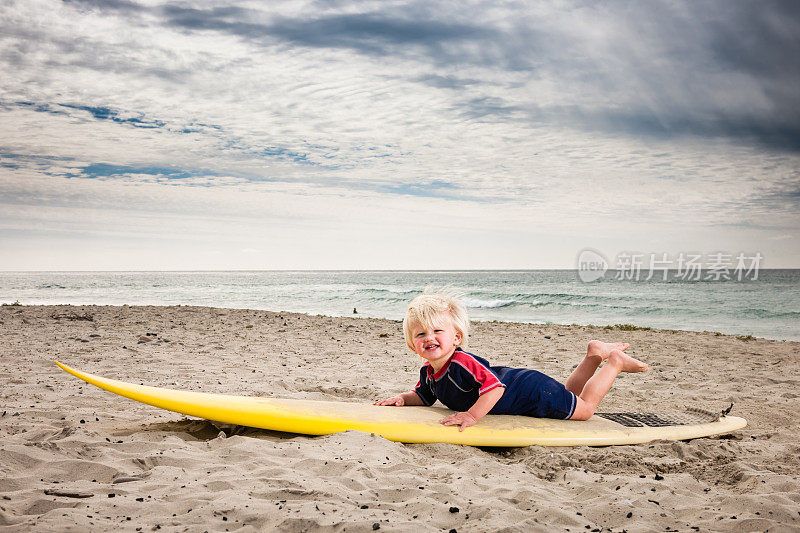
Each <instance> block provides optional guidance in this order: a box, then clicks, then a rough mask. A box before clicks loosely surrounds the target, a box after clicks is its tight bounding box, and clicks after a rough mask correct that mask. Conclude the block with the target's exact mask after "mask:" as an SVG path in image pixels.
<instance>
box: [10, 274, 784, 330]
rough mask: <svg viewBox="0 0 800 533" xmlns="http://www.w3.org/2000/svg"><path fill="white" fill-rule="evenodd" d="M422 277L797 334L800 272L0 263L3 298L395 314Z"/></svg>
mask: <svg viewBox="0 0 800 533" xmlns="http://www.w3.org/2000/svg"><path fill="white" fill-rule="evenodd" d="M428 285H436V286H441V285H449V286H452V287H454V288H456V289H458V290H461V291H462V292H463V293H464V294H465V295H466V296H465V302H466V303H467V306H468V307H469V314H470V318H471V319H473V320H499V321H514V322H529V323H539V324H550V323H553V324H582V325H587V324H594V325H598V326H605V325H614V324H632V325H635V326H644V327H651V328H659V329H680V330H690V331H719V332H722V333H728V334H737V335H754V336H756V337H765V338H768V339H779V340H781V339H782V340H800V270H797V269H792V270H761V271H760V272H758V275H757V279H755V280H754V279H751V278H747V279H745V280H743V281H734V280H728V281H722V280H720V281H716V280H713V279H710V280H702V281H701V280H697V281H687V280H683V279H681V278H678V277H677V276H672V275H669V276H668V277H667V280H666V281H665V280H663V279H662V276H661V275H660V274H659V275H656V276H654V277H653V279H651V280H648V281H644V280H643V279H642V280H638V281H637V280H631V279H616V277H615V275H614V271H609V272H608V275H607V276H606V277H605V278H604V279H601V280H598V281H594V282H591V283H585V282H583V281H581V280H580V279H579V276H578V272H577V271H575V270H525V271H228V272H205V271H203V272H0V303H13V302H16V301H19V302H20V303H21V304H23V305H33V304H105V305H122V304H130V305H177V304H182V305H201V306H212V307H227V308H247V309H265V310H271V311H294V312H301V313H309V314H321V315H330V316H353V315H354V314H353V310H354V309H355V310H357V311H358V316H365V317H376V318H389V319H396V320H399V319H402V317H403V313H404V312H405V308H406V305H407V304H408V301H409V300H411V298H413V297H414V296H416V295H417V294H419V293H420V292H421V291H422V290H423V289H424V288H425V287H426V286H428Z"/></svg>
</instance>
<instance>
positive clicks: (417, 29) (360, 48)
mask: <svg viewBox="0 0 800 533" xmlns="http://www.w3.org/2000/svg"><path fill="white" fill-rule="evenodd" d="M164 14H165V15H166V21H165V24H166V25H168V26H171V27H176V28H181V29H188V30H215V31H220V32H225V33H230V34H232V35H236V36H238V37H243V38H247V39H255V40H260V39H270V40H277V41H281V42H288V43H292V44H295V45H299V46H308V47H314V48H348V49H352V50H355V51H357V52H360V53H366V54H381V55H385V54H393V53H398V50H397V48H396V47H397V46H400V45H418V46H422V47H427V48H436V47H437V46H439V45H440V44H441V43H445V42H448V41H458V40H471V39H482V38H485V37H486V36H487V35H488V34H491V33H494V32H493V31H492V30H491V29H488V28H480V27H478V26H472V25H466V24H458V23H448V22H440V21H433V20H415V19H401V18H393V17H387V16H385V15H381V14H377V13H356V14H334V15H327V16H326V15H323V16H320V17H317V18H311V19H296V18H295V19H293V18H286V17H276V18H274V19H273V20H272V21H270V22H268V23H258V22H249V21H245V20H239V18H242V19H248V20H249V19H250V18H251V15H252V14H253V13H252V12H247V11H246V10H238V9H235V8H213V9H206V10H203V9H193V8H185V7H179V6H167V7H165V8H164Z"/></svg>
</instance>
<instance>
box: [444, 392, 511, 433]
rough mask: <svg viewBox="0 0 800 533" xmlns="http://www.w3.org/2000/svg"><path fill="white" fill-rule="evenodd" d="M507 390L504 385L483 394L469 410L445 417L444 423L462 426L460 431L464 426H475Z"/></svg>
mask: <svg viewBox="0 0 800 533" xmlns="http://www.w3.org/2000/svg"><path fill="white" fill-rule="evenodd" d="M505 391H506V389H505V388H503V387H496V388H494V389H492V390H490V391H489V392H486V393H484V394H482V395H481V396H480V397H479V398H478V401H476V402H475V403H474V404H472V407H470V408H469V411H464V412H461V413H455V414H452V415H450V416H448V417H446V418H445V419H443V420H442V424H444V425H445V426H461V427H459V428H458V430H459V431H464V428H467V427H469V426H474V425H475V424H476V423H477V422H478V420H479V419H481V418H483V416H484V415H485V414H486V413H488V412H489V411H491V410H492V407H494V404H496V403H497V401H498V400H499V399H500V397H501V396H502V395H503V393H504V392H505Z"/></svg>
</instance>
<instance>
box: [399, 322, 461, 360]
mask: <svg viewBox="0 0 800 533" xmlns="http://www.w3.org/2000/svg"><path fill="white" fill-rule="evenodd" d="M411 332H412V333H411V340H412V342H413V343H414V345H413V347H412V348H413V350H414V351H415V352H416V353H417V354H419V355H420V357H422V358H423V359H426V360H427V361H429V362H430V363H431V366H433V369H434V370H439V369H440V368H441V367H442V366H444V364H445V363H446V362H447V361H448V359H450V356H451V355H453V352H454V351H455V350H456V347H458V345H459V344H461V332H459V331H456V329H455V327H454V326H453V321H452V320H451V319H450V317H448V316H443V317H440V318H439V320H437V321H436V322H435V323H434V324H430V325H427V326H426V325H425V324H415V325H414V327H413V328H411Z"/></svg>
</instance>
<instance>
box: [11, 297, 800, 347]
mask: <svg viewBox="0 0 800 533" xmlns="http://www.w3.org/2000/svg"><path fill="white" fill-rule="evenodd" d="M0 307H12V308H18V307H112V308H113V307H120V308H123V307H153V308H167V309H170V308H183V309H186V308H198V309H221V310H222V309H224V310H228V311H259V312H262V311H263V312H266V313H278V314H280V313H283V314H287V313H291V314H297V315H305V316H309V317H326V318H342V319H347V318H354V319H365V320H387V321H389V322H402V319H392V318H386V317H379V316H369V315H367V314H361V313H356V314H342V315H327V314H315V313H306V312H302V311H286V310H281V311H275V310H271V309H258V308H251V307H224V306H209V305H194V304H188V305H187V304H169V305H165V304H94V303H89V304H71V303H55V304H54V303H49V304H24V303H17V302H14V303H2V304H0ZM477 323H490V324H491V323H497V324H514V325H529V326H540V327H549V326H562V327H575V328H587V329H594V330H601V331H605V332H613V331H620V332H626V331H665V332H671V333H677V332H684V333H707V334H710V335H714V336H725V337H737V338H745V339H747V340H752V339H762V340H768V341H774V342H800V339H797V340H795V339H777V338H770V337H761V336H758V335H753V334H744V333H723V332H721V331H713V330H696V329H670V328H655V327H649V326H640V325H637V324H633V323H619V324H614V325H597V324H576V323H570V324H561V323H555V322H520V321H515V320H497V319H492V320H482V319H470V324H477Z"/></svg>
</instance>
